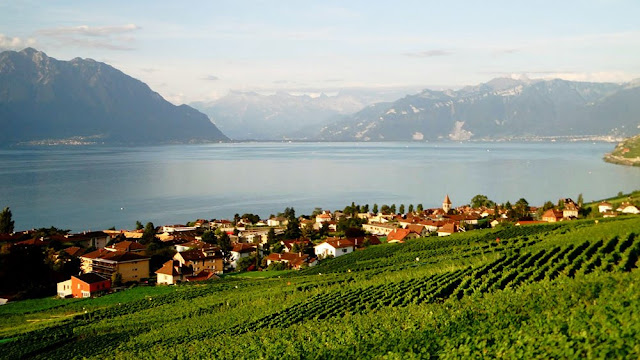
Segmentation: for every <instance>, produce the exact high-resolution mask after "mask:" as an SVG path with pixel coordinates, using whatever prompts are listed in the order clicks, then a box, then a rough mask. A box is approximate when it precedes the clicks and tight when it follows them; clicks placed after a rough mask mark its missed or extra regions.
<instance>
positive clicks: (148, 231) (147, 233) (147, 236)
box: [140, 222, 156, 245]
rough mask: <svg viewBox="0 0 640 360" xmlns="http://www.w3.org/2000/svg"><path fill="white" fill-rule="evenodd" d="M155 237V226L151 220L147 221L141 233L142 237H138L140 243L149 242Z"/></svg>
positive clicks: (145, 243)
mask: <svg viewBox="0 0 640 360" xmlns="http://www.w3.org/2000/svg"><path fill="white" fill-rule="evenodd" d="M155 238H156V227H155V226H153V223H152V222H148V223H147V225H145V226H144V232H143V233H142V237H141V238H140V243H141V244H143V245H147V244H150V243H151V242H152V241H153V240H154V239H155Z"/></svg>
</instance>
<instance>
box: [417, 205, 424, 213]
mask: <svg viewBox="0 0 640 360" xmlns="http://www.w3.org/2000/svg"><path fill="white" fill-rule="evenodd" d="M416 210H417V211H418V212H419V213H421V212H423V211H424V208H423V207H422V204H418V207H417V209H416Z"/></svg>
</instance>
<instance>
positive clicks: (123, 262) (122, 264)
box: [80, 249, 149, 283]
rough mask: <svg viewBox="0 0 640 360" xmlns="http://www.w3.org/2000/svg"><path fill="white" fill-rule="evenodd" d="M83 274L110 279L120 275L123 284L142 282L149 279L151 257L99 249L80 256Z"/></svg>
mask: <svg viewBox="0 0 640 360" xmlns="http://www.w3.org/2000/svg"><path fill="white" fill-rule="evenodd" d="M80 261H81V264H80V269H81V270H82V272H83V273H85V274H86V273H92V272H93V273H98V274H101V275H104V276H107V277H108V278H111V275H113V274H114V273H119V274H120V275H121V277H122V282H124V283H126V282H130V281H140V280H141V279H143V278H147V277H149V257H147V256H144V255H140V254H137V253H132V252H126V251H109V250H105V249H98V250H96V251H92V252H90V253H87V254H84V255H82V256H80Z"/></svg>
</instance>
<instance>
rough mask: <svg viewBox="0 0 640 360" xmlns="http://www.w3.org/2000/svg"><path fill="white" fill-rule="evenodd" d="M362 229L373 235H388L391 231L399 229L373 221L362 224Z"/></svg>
mask: <svg viewBox="0 0 640 360" xmlns="http://www.w3.org/2000/svg"><path fill="white" fill-rule="evenodd" d="M362 229H363V230H364V231H366V232H368V233H369V234H373V235H379V236H380V235H381V236H386V235H389V233H390V232H392V231H393V230H395V229H397V227H396V226H393V225H387V224H381V223H371V224H362Z"/></svg>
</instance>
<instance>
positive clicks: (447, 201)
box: [442, 194, 451, 213]
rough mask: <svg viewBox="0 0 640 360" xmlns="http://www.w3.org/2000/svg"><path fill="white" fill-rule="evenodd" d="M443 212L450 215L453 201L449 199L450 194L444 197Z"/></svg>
mask: <svg viewBox="0 0 640 360" xmlns="http://www.w3.org/2000/svg"><path fill="white" fill-rule="evenodd" d="M442 210H444V212H445V213H448V212H449V210H451V200H450V199H449V194H447V196H445V197H444V201H443V202H442Z"/></svg>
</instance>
